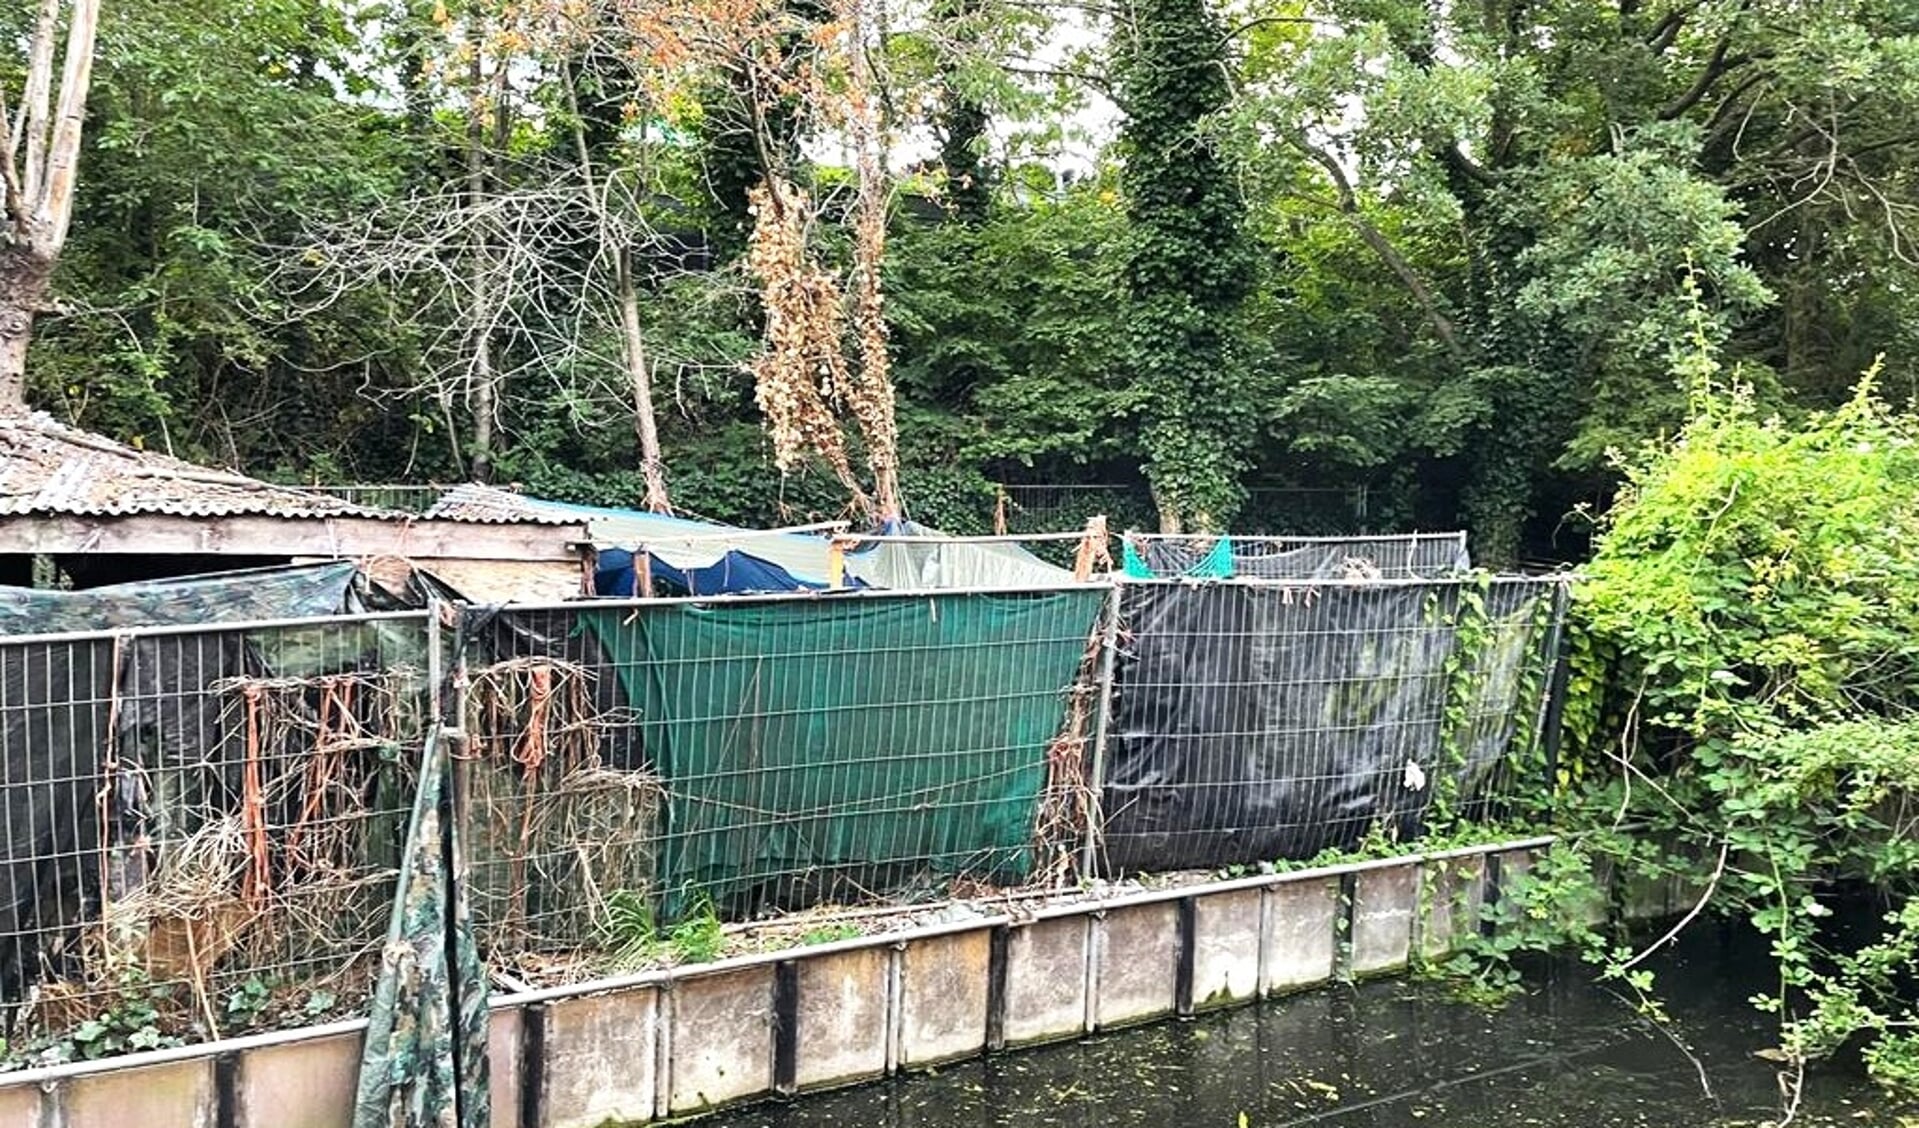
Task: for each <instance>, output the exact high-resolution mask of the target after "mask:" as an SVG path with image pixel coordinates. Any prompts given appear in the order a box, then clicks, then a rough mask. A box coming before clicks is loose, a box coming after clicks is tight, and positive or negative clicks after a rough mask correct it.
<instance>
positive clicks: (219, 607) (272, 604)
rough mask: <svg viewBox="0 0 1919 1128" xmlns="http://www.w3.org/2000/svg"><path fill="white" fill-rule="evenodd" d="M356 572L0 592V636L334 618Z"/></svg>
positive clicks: (336, 569)
mask: <svg viewBox="0 0 1919 1128" xmlns="http://www.w3.org/2000/svg"><path fill="white" fill-rule="evenodd" d="M358 571H359V569H358V568H357V566H355V565H354V563H353V562H352V561H350V560H349V561H342V562H339V563H334V564H311V565H302V566H299V567H291V568H255V569H250V570H247V571H241V572H222V573H218V574H216V575H211V576H188V577H183V578H180V579H173V580H149V581H146V582H144V583H137V584H114V585H112V586H110V587H101V588H92V589H90V590H87V591H52V590H42V589H38V588H16V587H0V635H18V634H52V633H54V632H57V631H99V630H111V629H113V628H116V627H156V626H171V625H174V624H178V623H208V624H211V623H243V622H258V621H261V620H265V619H303V618H307V617H309V616H313V615H334V614H338V613H339V612H341V611H344V610H348V607H347V595H348V591H349V589H350V588H351V587H352V584H353V579H354V577H355V576H356V575H357V574H358Z"/></svg>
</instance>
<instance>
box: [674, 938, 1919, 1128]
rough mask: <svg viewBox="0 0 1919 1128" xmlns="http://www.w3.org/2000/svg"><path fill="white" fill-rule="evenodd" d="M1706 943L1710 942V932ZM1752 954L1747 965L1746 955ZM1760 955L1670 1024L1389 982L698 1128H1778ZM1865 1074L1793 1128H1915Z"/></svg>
mask: <svg viewBox="0 0 1919 1128" xmlns="http://www.w3.org/2000/svg"><path fill="white" fill-rule="evenodd" d="M1700 931H1701V932H1707V933H1709V932H1710V930H1707V929H1701V930H1700ZM1737 947H1739V948H1744V947H1745V946H1744V945H1737ZM1755 954H1756V953H1750V952H1746V951H1737V952H1735V951H1734V950H1733V945H1732V944H1731V942H1730V940H1728V939H1725V938H1724V937H1721V938H1718V939H1713V938H1710V937H1708V938H1707V939H1706V940H1705V941H1704V942H1703V943H1702V942H1694V943H1691V944H1689V945H1687V948H1686V950H1685V951H1684V952H1682V953H1679V954H1677V955H1675V956H1673V957H1672V958H1669V959H1667V960H1665V961H1664V962H1663V964H1662V966H1661V968H1660V989H1661V997H1662V998H1663V1000H1664V1002H1665V1005H1666V1008H1667V1011H1668V1013H1669V1015H1670V1017H1671V1022H1670V1023H1669V1024H1668V1025H1665V1026H1663V1027H1662V1026H1659V1025H1655V1024H1654V1023H1652V1022H1650V1021H1648V1020H1646V1019H1644V1018H1642V1017H1640V1015H1639V1014H1638V1013H1637V1012H1636V1010H1635V1008H1634V1007H1633V1006H1632V1005H1631V1004H1630V1003H1629V1002H1628V1001H1626V1000H1625V999H1623V998H1621V997H1619V996H1617V995H1615V994H1613V993H1611V992H1609V991H1608V990H1606V989H1605V988H1604V987H1603V986H1600V985H1597V984H1595V983H1594V981H1593V978H1592V974H1591V972H1590V971H1589V970H1587V969H1584V968H1581V967H1578V966H1576V965H1573V966H1564V965H1560V966H1552V967H1547V968H1543V969H1541V971H1540V972H1539V973H1538V974H1537V975H1535V976H1533V977H1532V980H1531V987H1530V989H1529V990H1528V991H1527V992H1526V994H1525V995H1523V996H1522V997H1520V998H1518V999H1516V1000H1514V1001H1513V1002H1511V1003H1508V1004H1507V1005H1505V1006H1503V1007H1501V1008H1499V1009H1496V1010H1489V1009H1486V1008H1483V1007H1479V1006H1473V1005H1469V1004H1466V1003H1462V1002H1459V1001H1457V1000H1456V999H1455V998H1454V997H1453V995H1452V994H1451V993H1450V992H1449V991H1448V990H1447V989H1446V988H1445V987H1444V986H1443V985H1440V984H1434V983H1420V982H1412V981H1407V980H1393V981H1375V982H1370V983H1364V984H1360V985H1357V986H1346V987H1335V988H1329V989H1324V990H1320V991H1316V992H1313V993H1310V994H1304V995H1296V996H1291V997H1288V998H1283V999H1276V1000H1272V1001H1269V1002H1265V1003H1261V1004H1258V1005H1255V1006H1250V1007H1245V1008H1242V1009H1238V1010H1233V1011H1226V1012H1219V1013H1214V1014H1210V1015H1205V1016H1202V1017H1200V1018H1198V1019H1194V1020H1190V1021H1184V1022H1168V1023H1162V1024H1159V1025H1155V1026H1148V1027H1142V1028H1136V1029H1132V1030H1125V1031H1116V1032H1113V1033H1110V1034H1102V1035H1100V1036H1098V1037H1095V1038H1091V1039H1087V1040H1085V1041H1083V1042H1079V1043H1073V1044H1066V1045H1059V1046H1052V1047H1048V1048H1044V1049H1036V1050H1028V1051H1023V1052H1014V1053H1005V1054H999V1055H995V1056H993V1057H989V1058H986V1059H982V1060H976V1061H969V1062H962V1063H959V1064H956V1065H952V1066H949V1067H946V1068H944V1069H941V1070H938V1071H937V1072H933V1073H920V1074H910V1075H906V1076H902V1077H897V1078H893V1079H891V1080H888V1081H884V1082H878V1083H875V1084H872V1085H867V1086H863V1087H861V1088H857V1089H849V1090H844V1091H840V1092H833V1093H822V1094H817V1095H811V1096H804V1097H800V1098H797V1099H795V1100H792V1101H790V1102H783V1103H768V1104H760V1105H756V1106H752V1107H750V1108H744V1109H739V1110H735V1111H732V1112H725V1113H720V1114H718V1115H715V1116H712V1117H709V1118H705V1119H702V1120H700V1121H698V1122H696V1123H697V1124H698V1125H699V1128H828V1126H831V1128H864V1126H869V1125H870V1126H873V1128H986V1126H994V1128H998V1126H1006V1128H1028V1126H1052V1125H1057V1126H1061V1128H1122V1126H1129V1125H1137V1126H1140V1128H1242V1126H1243V1128H1282V1126H1306V1125H1313V1126H1321V1128H1432V1126H1435V1125H1445V1126H1449V1128H1600V1126H1620V1128H1706V1126H1719V1128H1735V1126H1758V1125H1763V1124H1767V1123H1772V1122H1776V1121H1778V1120H1779V1118H1780V1115H1781V1110H1782V1107H1783V1106H1782V1103H1781V1097H1780V1090H1779V1084H1778V1079H1777V1076H1776V1074H1775V1070H1774V1067H1773V1065H1772V1064H1771V1063H1769V1062H1768V1061H1766V1060H1765V1059H1763V1058H1761V1057H1758V1056H1755V1051H1759V1050H1762V1049H1764V1048H1765V1047H1767V1046H1768V1045H1769V1044H1770V1039H1769V1035H1770V1033H1771V1029H1770V1027H1769V1025H1768V1021H1767V1019H1766V1018H1765V1016H1762V1015H1759V1014H1757V1013H1756V1012H1754V1011H1753V1009H1752V1008H1751V1007H1750V1006H1749V1005H1748V1004H1747V1002H1746V1000H1747V999H1748V998H1749V997H1750V996H1751V995H1752V994H1753V992H1754V991H1755V990H1757V989H1759V987H1760V985H1759V984H1756V983H1754V982H1753V981H1752V980H1751V978H1750V974H1749V973H1748V974H1744V975H1742V974H1738V973H1736V969H1738V968H1746V969H1755V968H1759V969H1762V968H1763V964H1762V963H1761V962H1760V961H1758V960H1756V959H1753V958H1751V957H1752V956H1753V955H1755ZM1902 1111H1910V1110H1901V1109H1898V1108H1894V1107H1892V1106H1891V1104H1890V1103H1889V1102H1887V1101H1886V1100H1885V1099H1884V1098H1883V1097H1882V1096H1880V1095H1879V1094H1878V1093H1877V1092H1876V1091H1875V1090H1873V1089H1872V1087H1871V1086H1870V1085H1869V1084H1868V1083H1867V1082H1866V1080H1865V1078H1864V1076H1863V1075H1862V1074H1861V1073H1860V1072H1859V1069H1858V1066H1857V1063H1856V1062H1854V1063H1844V1062H1842V1063H1837V1064H1834V1065H1831V1066H1828V1067H1825V1068H1822V1069H1819V1070H1816V1071H1813V1072H1810V1073H1809V1074H1808V1076H1807V1080H1806V1085H1805V1092H1804V1096H1803V1100H1802V1101H1801V1103H1800V1106H1799V1108H1798V1110H1797V1114H1796V1116H1795V1117H1794V1119H1793V1120H1792V1124H1793V1125H1808V1126H1821V1128H1824V1126H1837V1125H1842V1124H1843V1125H1850V1126H1860V1125H1919V1119H1908V1118H1907V1117H1906V1116H1904V1115H1902Z"/></svg>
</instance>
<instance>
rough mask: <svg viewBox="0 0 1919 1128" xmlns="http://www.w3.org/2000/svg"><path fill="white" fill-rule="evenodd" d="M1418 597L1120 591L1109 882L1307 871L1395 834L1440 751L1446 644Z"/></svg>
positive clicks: (1150, 586)
mask: <svg viewBox="0 0 1919 1128" xmlns="http://www.w3.org/2000/svg"><path fill="white" fill-rule="evenodd" d="M1443 594H1448V593H1435V592H1434V591H1432V590H1430V589H1428V588H1427V587H1425V586H1422V585H1405V584H1400V585H1327V586H1325V587H1321V588H1312V587H1305V586H1283V585H1254V584H1209V585H1191V584H1164V583H1145V584H1129V585H1127V586H1126V587H1125V588H1124V589H1123V592H1122V596H1121V614H1122V621H1123V623H1124V625H1125V628H1124V629H1125V633H1126V636H1127V638H1128V639H1129V643H1128V645H1127V646H1126V648H1125V651H1124V657H1123V658H1122V660H1121V662H1120V664H1119V666H1118V668H1117V669H1116V671H1115V677H1114V695H1115V696H1114V703H1113V721H1112V723H1113V733H1114V739H1113V741H1112V743H1111V745H1110V746H1109V750H1108V757H1107V763H1106V787H1105V794H1104V799H1103V801H1104V805H1105V810H1106V815H1107V820H1108V821H1107V824H1106V830H1105V843H1106V854H1107V862H1108V866H1109V867H1110V868H1111V869H1114V870H1119V871H1138V870H1176V869H1189V868H1198V867H1212V866H1220V865H1232V864H1242V863H1250V862H1255V861H1270V860H1277V859H1284V858H1305V857H1310V856H1312V855H1314V854H1316V853H1318V852H1320V851H1321V850H1323V849H1325V848H1327V847H1329V846H1345V845H1350V844H1352V843H1353V842H1355V841H1357V840H1358V839H1359V838H1360V837H1361V836H1363V835H1364V834H1365V832H1366V831H1367V829H1368V828H1369V827H1370V826H1372V825H1374V824H1375V823H1379V822H1384V823H1386V824H1389V825H1393V826H1396V827H1398V828H1399V829H1401V830H1403V831H1406V832H1410V831H1411V830H1412V829H1413V828H1414V826H1415V824H1416V822H1417V819H1418V816H1419V814H1420V812H1421V811H1422V809H1423V808H1424V806H1425V804H1426V801H1427V798H1428V792H1427V790H1426V787H1425V781H1426V780H1427V779H1428V778H1429V777H1430V776H1432V775H1433V774H1434V770H1435V767H1436V763H1437V757H1438V752H1439V748H1440V735H1441V725H1442V720H1443V701H1444V696H1445V688H1446V686H1445V682H1446V677H1445V675H1446V659H1447V655H1448V654H1449V653H1450V651H1451V647H1452V628H1451V627H1450V625H1449V624H1448V622H1447V617H1446V615H1445V614H1444V613H1443V608H1441V607H1439V606H1438V605H1437V602H1436V601H1437V600H1438V599H1439V598H1440V596H1441V595H1443Z"/></svg>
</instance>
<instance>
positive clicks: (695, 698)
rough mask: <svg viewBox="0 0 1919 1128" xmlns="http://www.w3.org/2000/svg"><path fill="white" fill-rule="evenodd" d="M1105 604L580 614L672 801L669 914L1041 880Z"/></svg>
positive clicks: (845, 604)
mask: <svg viewBox="0 0 1919 1128" xmlns="http://www.w3.org/2000/svg"><path fill="white" fill-rule="evenodd" d="M1104 599H1105V593H1104V592H1103V591H1101V590H1099V589H1097V588H1090V589H1086V590H1079V591H1061V592H1051V593H1044V594H1031V595H1028V594H1021V595H943V594H942V595H930V596H898V597H893V596H887V597H862V598H848V599H839V600H834V599H824V600H819V601H817V602H805V603H795V602H784V601H783V602H779V603H750V604H733V605H714V604H708V605H686V604H682V605H671V606H650V607H643V608H640V609H638V610H634V609H606V610H595V611H588V612H585V613H584V616H583V617H584V619H585V623H586V626H587V627H588V629H590V630H592V631H593V632H594V633H595V634H596V635H598V637H599V639H600V641H601V644H602V645H603V646H604V647H605V649H606V652H607V654H608V657H609V658H610V659H611V662H612V664H613V666H614V668H615V670H616V671H617V675H618V677H619V678H620V681H621V684H622V687H623V689H624V690H625V693H626V695H627V697H628V700H629V702H630V703H631V704H632V706H633V707H634V708H635V709H636V710H638V713H639V718H640V719H639V723H640V725H641V729H642V733H643V739H644V741H645V745H646V749H647V754H648V758H649V759H650V760H651V761H652V764H653V766H654V770H655V771H657V772H658V773H659V775H660V777H661V779H662V781H663V783H664V785H665V787H666V790H667V802H666V825H665V829H664V833H663V834H662V839H661V850H660V858H659V880H660V884H661V888H662V890H663V892H664V894H665V898H664V904H663V906H662V911H663V912H664V913H665V914H666V915H667V916H668V917H674V916H678V915H681V914H683V913H684V912H685V910H686V908H687V906H688V905H689V904H690V903H692V899H694V898H697V897H700V896H705V897H710V898H711V899H712V901H713V902H714V904H716V905H717V906H719V907H720V908H721V909H722V910H723V911H727V912H739V911H742V910H746V909H750V908H753V907H757V906H760V905H763V904H768V903H794V902H798V901H801V900H804V899H814V898H819V897H822V896H831V895H835V894H839V893H844V892H847V891H849V890H851V891H856V892H869V893H871V892H880V891H882V890H889V889H890V890H895V891H897V890H898V888H899V887H900V886H901V885H902V884H903V883H906V882H910V881H913V880H916V879H921V878H924V877H926V876H927V875H948V876H950V875H954V874H960V873H964V874H967V875H969V876H974V877H979V878H982V879H989V880H995V881H1016V880H1019V879H1020V878H1021V877H1023V876H1024V875H1025V874H1026V873H1027V872H1028V871H1029V869H1030V868H1031V866H1032V864H1033V850H1032V846H1033V835H1034V825H1035V818H1036V814H1037V809H1038V804H1039V801H1040V794H1041V790H1042V788H1043V787H1044V785H1045V783H1046V772H1047V749H1048V746H1049V744H1050V743H1051V742H1052V741H1053V739H1054V738H1055V737H1056V736H1057V735H1058V734H1059V732H1060V729H1061V726H1062V723H1063V720H1064V717H1065V707H1066V702H1065V694H1066V690H1067V689H1068V688H1069V687H1070V685H1071V684H1072V682H1073V679H1074V677H1075V674H1076V671H1077V670H1078V668H1079V665H1080V661H1081V658H1082V657H1083V655H1084V654H1085V652H1086V647H1087V642H1088V639H1089V637H1090V636H1091V634H1092V632H1093V631H1094V629H1095V624H1096V620H1097V618H1098V616H1099V613H1100V608H1101V605H1102V603H1103V602H1104Z"/></svg>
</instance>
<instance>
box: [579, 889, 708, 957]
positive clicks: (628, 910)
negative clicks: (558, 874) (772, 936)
mask: <svg viewBox="0 0 1919 1128" xmlns="http://www.w3.org/2000/svg"><path fill="white" fill-rule="evenodd" d="M600 931H601V938H602V941H603V943H604V944H605V946H606V948H607V949H608V950H609V951H610V952H611V953H612V955H613V959H614V962H615V963H616V964H618V965H620V966H623V967H641V966H647V965H651V964H656V963H659V962H662V961H666V962H671V963H676V964H693V963H711V962H712V961H714V960H716V959H718V958H720V955H721V953H722V952H723V951H724V950H725V948H726V932H725V929H724V928H723V926H722V925H721V924H720V918H719V914H718V913H716V912H715V911H714V909H713V902H712V901H711V900H710V899H708V898H706V897H704V896H699V897H695V898H694V899H693V900H692V902H691V904H690V907H689V909H688V911H687V912H686V914H685V915H684V916H683V917H681V919H680V920H679V921H678V922H676V923H675V924H673V925H671V926H670V927H668V928H666V929H665V930H664V931H662V929H661V927H660V922H659V918H658V917H657V916H656V915H655V913H654V911H653V903H652V901H651V900H650V899H649V898H648V897H647V896H646V895H645V894H643V893H638V892H635V891H633V890H629V889H621V890H616V891H615V892H614V893H613V894H612V895H611V896H610V897H608V898H607V900H606V908H605V915H604V918H603V919H602V920H601V922H600Z"/></svg>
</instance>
